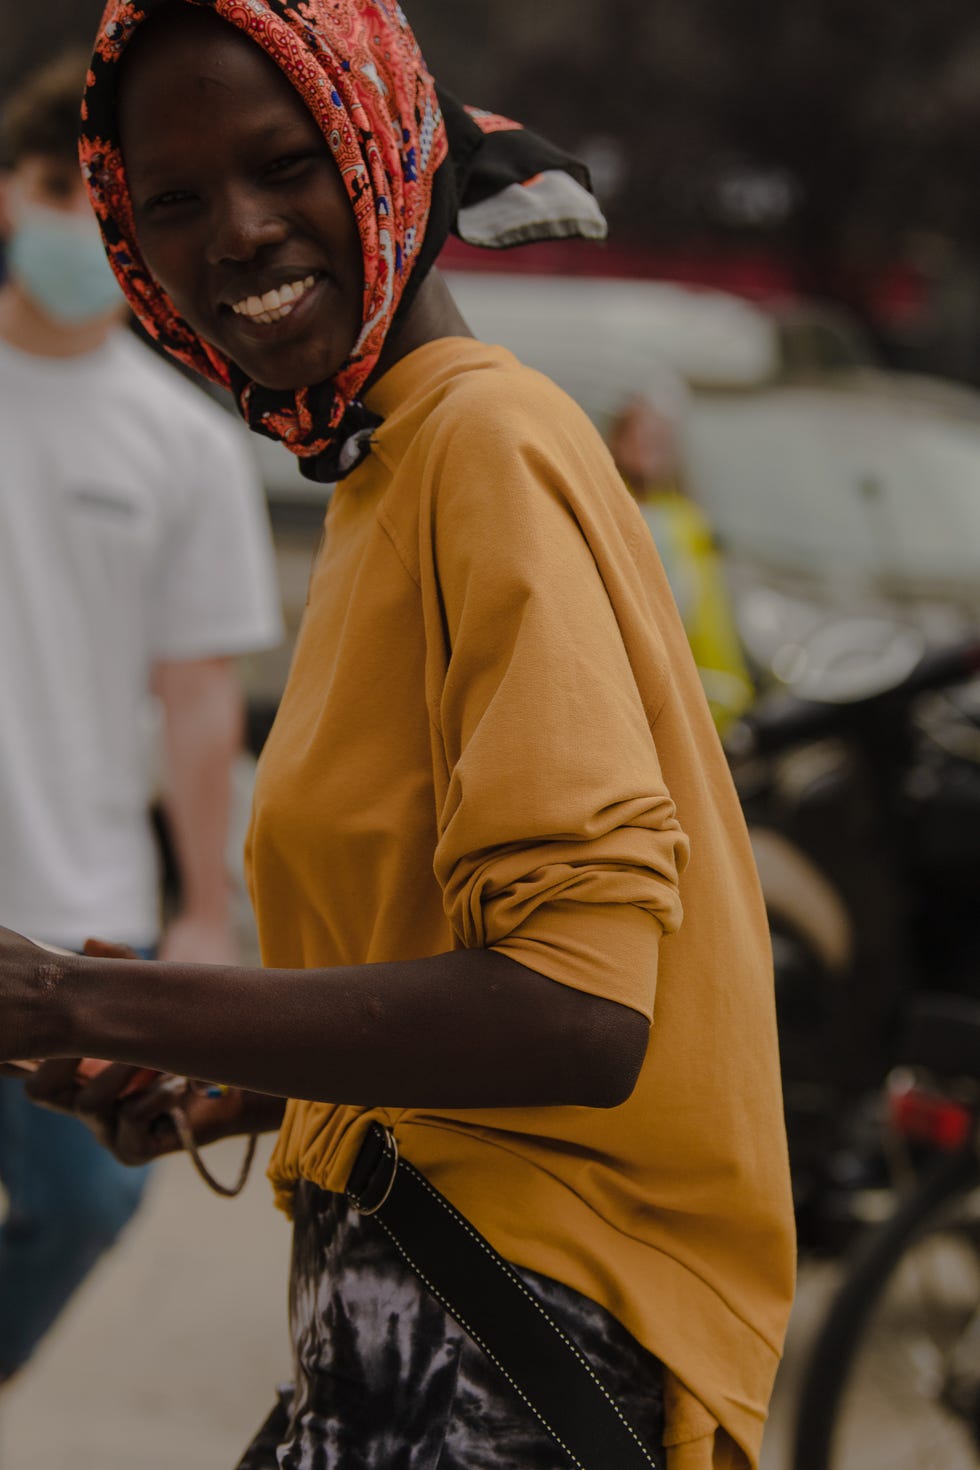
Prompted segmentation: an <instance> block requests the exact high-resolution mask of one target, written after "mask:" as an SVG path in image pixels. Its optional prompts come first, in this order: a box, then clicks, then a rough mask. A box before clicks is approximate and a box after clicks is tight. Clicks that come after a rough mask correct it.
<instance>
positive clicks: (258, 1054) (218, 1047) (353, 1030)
mask: <svg viewBox="0 0 980 1470" xmlns="http://www.w3.org/2000/svg"><path fill="white" fill-rule="evenodd" d="M23 946H24V941H21V940H18V939H17V938H16V936H13V935H10V934H8V933H7V932H6V931H0V1019H2V1020H3V1022H4V1024H3V1029H2V1031H0V1047H2V1049H3V1052H4V1053H6V1054H7V1055H17V1054H20V1055H41V1056H80V1055H90V1056H102V1057H106V1058H108V1059H110V1060H113V1061H123V1062H131V1063H135V1064H138V1065H140V1066H144V1067H153V1068H158V1069H160V1070H161V1071H165V1072H176V1073H181V1074H184V1075H187V1076H192V1077H207V1078H209V1079H211V1080H214V1081H216V1082H225V1083H228V1084H230V1085H232V1086H236V1087H242V1088H246V1089H248V1090H250V1091H254V1092H261V1093H268V1094H272V1095H275V1096H278V1097H298V1098H308V1099H312V1100H320V1101H326V1102H339V1103H353V1104H363V1105H388V1106H393V1107H433V1108H477V1107H518V1106H535V1105H561V1104H567V1105H581V1106H586V1107H615V1106H617V1105H618V1104H619V1103H621V1102H624V1101H625V1100H626V1098H627V1097H628V1096H629V1095H630V1092H631V1091H632V1089H633V1086H634V1085H635V1082H636V1077H637V1075H638V1072H639V1069H640V1066H641V1064H642V1061H643V1057H644V1054H645V1050H646V1043H647V1036H648V1030H649V1027H648V1024H647V1021H646V1020H645V1018H644V1017H643V1016H641V1015H640V1014H639V1013H638V1012H636V1011H634V1010H632V1009H630V1008H629V1007H626V1006H621V1005H618V1004H616V1003H615V1002H613V1001H608V1000H603V999H600V998H598V997H595V996H592V995H588V994H586V993H584V992H580V991H576V990H573V989H571V988H569V987H568V986H565V985H560V984H557V983H556V982H554V981H552V980H549V979H546V978H545V977H544V976H542V975H539V974H537V973H536V972H535V971H533V970H529V969H527V968H526V967H525V966H523V965H521V964H519V963H518V962H517V961H515V960H512V959H510V958H508V957H507V956H505V955H501V954H498V953H497V952H496V951H494V950H486V949H472V950H460V951H457V952H454V953H450V954H444V955H439V956H437V957H435V958H432V959H418V960H411V961H406V962H391V963H385V964H374V965H359V966H353V967H337V968H333V969H328V970H259V969H247V968H241V967H237V966H209V965H192V964H177V963H160V962H147V961H141V960H130V959H117V960H111V961H108V960H105V959H102V958H78V957H70V958H64V957H61V956H53V955H50V954H46V953H44V952H43V951H38V950H36V949H33V947H32V946H26V949H27V951H31V953H25V952H24V950H23V948H22V947H23ZM18 970H19V972H20V977H19V982H18V981H17V979H15V978H14V977H15V972H16V971H18ZM32 971H33V972H34V973H33V977H32V976H31V972H32ZM18 990H19V992H20V995H19V1001H18V999H17V997H16V995H14V994H13V992H17V991H18ZM18 1014H19V1016H20V1028H18V1024H17V1019H16V1018H17V1016H18ZM8 1017H9V1018H10V1019H9V1022H8V1020H7V1018H8ZM18 1029H21V1035H20V1037H19V1038H18V1037H17V1031H18ZM13 1046H16V1051H12V1050H11V1048H12V1047H13Z"/></svg>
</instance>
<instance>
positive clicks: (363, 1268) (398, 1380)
mask: <svg viewBox="0 0 980 1470" xmlns="http://www.w3.org/2000/svg"><path fill="white" fill-rule="evenodd" d="M520 1274H521V1276H522V1277H523V1279H524V1280H525V1281H526V1282H527V1284H528V1286H529V1287H530V1288H531V1290H532V1291H533V1292H534V1293H535V1294H536V1295H537V1296H538V1297H539V1298H540V1299H541V1300H542V1301H543V1302H544V1303H545V1304H546V1305H547V1307H548V1310H549V1311H550V1312H551V1314H552V1316H553V1317H554V1318H555V1320H556V1321H557V1322H558V1323H559V1324H560V1325H561V1327H562V1328H563V1329H564V1330H565V1331H566V1332H567V1333H568V1335H569V1336H570V1337H572V1338H573V1339H574V1340H575V1341H576V1342H577V1343H578V1345H579V1347H581V1348H582V1350H583V1351H584V1352H585V1354H586V1355H587V1357H588V1358H589V1359H590V1361H591V1362H592V1364H593V1365H594V1367H595V1368H596V1370H597V1372H598V1373H599V1374H600V1376H601V1377H602V1378H603V1379H604V1381H605V1383H606V1385H607V1387H608V1388H609V1390H610V1391H611V1393H612V1394H613V1395H614V1396H615V1398H616V1399H617V1401H618V1402H619V1404H620V1406H621V1408H622V1409H623V1411H624V1413H625V1414H626V1415H627V1417H628V1418H629V1419H630V1420H631V1421H632V1422H633V1424H634V1426H635V1427H636V1429H637V1430H638V1432H639V1433H640V1434H641V1436H642V1437H643V1438H644V1439H645V1440H646V1441H647V1442H648V1443H649V1444H651V1445H659V1444H660V1442H661V1438H662V1434H663V1386H662V1370H661V1365H660V1363H659V1362H658V1361H657V1359H656V1358H654V1357H653V1356H652V1355H651V1354H650V1353H648V1352H646V1351H645V1350H644V1349H643V1348H642V1347H640V1345H639V1344H638V1343H637V1342H636V1341H635V1340H634V1339H633V1338H632V1337H631V1336H630V1335H629V1333H628V1332H627V1331H626V1330H625V1328H623V1327H622V1326H621V1325H620V1323H619V1322H617V1321H616V1319H615V1318H614V1317H612V1316H610V1314H609V1313H608V1312H607V1311H605V1309H604V1308H602V1307H600V1306H598V1305H597V1304H596V1303H595V1302H592V1301H589V1300H588V1299H587V1298H586V1297H583V1296H580V1295H579V1294H578V1293H577V1292H574V1291H571V1290H570V1289H569V1288H568V1287H566V1286H562V1285H560V1284H559V1283H558V1282H556V1281H552V1280H550V1279H549V1278H548V1277H545V1276H538V1275H536V1274H534V1273H533V1272H530V1271H521V1273H520ZM290 1296H291V1301H290V1311H291V1320H292V1335H293V1345H294V1354H295V1370H296V1383H295V1386H290V1387H289V1388H285V1389H282V1390H281V1391H280V1401H279V1403H278V1404H277V1406H276V1408H275V1409H274V1410H273V1412H272V1414H271V1415H270V1416H269V1419H268V1420H267V1421H266V1424H265V1425H264V1426H263V1428H262V1430H261V1431H260V1433H259V1435H258V1437H257V1438H256V1439H255V1441H254V1442H253V1443H252V1445H251V1446H250V1448H249V1449H248V1450H247V1451H246V1453H245V1455H244V1457H243V1458H242V1460H241V1461H240V1462H239V1465H238V1470H568V1466H569V1463H570V1462H569V1461H568V1459H567V1458H566V1457H565V1456H564V1454H563V1453H562V1451H561V1450H559V1448H558V1447H557V1445H555V1444H554V1442H553V1441H552V1440H551V1439H550V1437H549V1436H548V1435H547V1434H546V1432H545V1431H544V1430H543V1429H542V1428H541V1427H540V1425H539V1424H538V1422H537V1420H536V1419H535V1418H534V1417H533V1415H532V1414H531V1412H530V1410H529V1409H527V1408H526V1407H525V1405H524V1404H523V1403H522V1402H521V1400H520V1399H519V1398H518V1396H517V1394H516V1393H515V1391H514V1390H513V1389H512V1388H511V1387H510V1385H509V1384H508V1383H507V1381H506V1380H505V1379H504V1378H503V1376H502V1375H501V1373H500V1372H499V1371H498V1369H496V1368H495V1367H494V1366H493V1364H492V1363H491V1362H490V1361H489V1360H488V1359H487V1358H486V1357H485V1356H484V1354H483V1353H482V1352H481V1351H480V1349H479V1348H478V1347H477V1346H476V1345H475V1344H474V1343H473V1342H471V1341H470V1339H469V1338H468V1337H467V1336H466V1334H465V1333H464V1332H463V1331H462V1329H461V1328H460V1327H458V1326H457V1325H456V1323H455V1322H454V1321H453V1320H452V1318H451V1317H449V1316H448V1315H447V1314H446V1312H445V1311H444V1310H443V1308H442V1307H441V1306H440V1305H439V1303H438V1302H437V1301H436V1300H435V1298H434V1297H432V1296H430V1294H429V1293H428V1292H427V1291H426V1289H425V1287H424V1286H423V1285H422V1283H421V1282H420V1281H419V1280H418V1278H417V1277H416V1276H415V1275H414V1273H413V1272H412V1271H411V1270H410V1269H409V1268H408V1267H407V1266H406V1265H405V1263H404V1262H403V1260H402V1259H401V1257H400V1256H399V1255H398V1253H397V1252H396V1250H395V1248H394V1247H393V1246H392V1244H391V1242H390V1241H389V1239H388V1237H387V1236H386V1235H385V1233H384V1231H383V1230H382V1228H381V1226H380V1225H379V1224H378V1223H377V1222H376V1221H375V1220H372V1219H371V1217H370V1216H368V1217H365V1216H362V1215H358V1214H357V1213H356V1211H354V1210H353V1209H352V1208H351V1207H350V1206H349V1205H348V1203H347V1201H346V1199H345V1198H344V1197H343V1196H342V1195H336V1194H326V1193H324V1192H323V1191H322V1190H319V1189H317V1188H316V1187H315V1186H314V1185H312V1184H309V1183H305V1182H304V1183H302V1184H301V1185H300V1187H299V1190H298V1193H297V1197H296V1216H295V1234H294V1241H293V1261H292V1276H291V1286H290Z"/></svg>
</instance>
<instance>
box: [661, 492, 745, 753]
mask: <svg viewBox="0 0 980 1470" xmlns="http://www.w3.org/2000/svg"><path fill="white" fill-rule="evenodd" d="M637 498H638V501H639V506H640V510H641V511H642V512H643V518H644V520H645V521H646V523H647V525H648V526H649V528H650V531H651V534H652V536H653V539H654V542H655V543H656V547H657V550H658V551H659V553H660V559H661V561H662V562H663V564H664V570H665V571H666V573H667V578H668V580H669V582H670V587H671V591H672V592H673V594H674V601H675V602H676V603H677V607H678V610H679V612H680V615H681V618H682V620H683V623H684V628H685V631H686V632H687V636H688V641H689V642H690V645H691V652H692V653H693V654H694V662H695V663H696V664H697V667H698V673H699V674H700V676H701V683H702V684H703V685H704V692H705V694H706V695H707V698H708V704H709V706H710V708H711V713H712V716H713V718H714V722H715V727H716V728H717V730H718V733H719V734H720V735H722V736H723V735H724V734H725V732H726V730H727V729H728V728H729V726H730V725H732V724H733V723H734V721H735V720H737V719H738V717H739V715H741V714H743V713H744V711H745V710H746V709H747V708H748V706H749V705H750V704H751V703H752V700H753V698H754V689H753V686H752V680H751V678H750V677H749V672H748V669H747V668H746V665H745V659H744V658H743V656H742V647H741V643H740V641H739V636H738V630H737V628H736V626H735V617H734V613H733V610H732V602H731V596H730V594H729V591H728V587H727V585H726V583H725V574H724V568H723V565H722V559H721V556H720V555H719V552H718V548H717V546H716V544H715V540H714V536H713V535H712V531H711V527H710V525H709V524H708V521H707V519H706V517H705V515H704V512H703V511H702V510H701V509H700V508H699V507H698V506H697V505H695V503H694V501H693V500H690V499H689V498H688V497H687V496H686V495H683V494H682V493H681V492H680V491H679V490H677V489H674V488H668V489H663V490H656V491H654V492H652V493H650V494H647V495H646V496H642V497H640V496H638V497H637Z"/></svg>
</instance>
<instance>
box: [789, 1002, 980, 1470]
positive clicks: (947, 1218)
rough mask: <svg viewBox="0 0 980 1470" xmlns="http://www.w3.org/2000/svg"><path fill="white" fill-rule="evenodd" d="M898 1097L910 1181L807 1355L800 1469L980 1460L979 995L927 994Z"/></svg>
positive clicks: (894, 1135) (896, 1079)
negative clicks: (973, 996) (977, 998)
mask: <svg viewBox="0 0 980 1470" xmlns="http://www.w3.org/2000/svg"><path fill="white" fill-rule="evenodd" d="M902 1050H903V1052H904V1056H905V1060H906V1061H907V1064H908V1065H906V1066H902V1067H901V1068H899V1069H898V1070H897V1071H896V1072H895V1073H893V1075H892V1077H891V1079H890V1081H889V1086H888V1089H887V1095H888V1099H889V1113H890V1123H891V1128H890V1137H891V1140H892V1155H893V1165H894V1168H895V1170H896V1172H897V1173H899V1174H904V1176H905V1178H906V1180H907V1181H908V1182H907V1185H906V1187H905V1189H903V1190H901V1191H899V1193H898V1195H897V1201H898V1202H897V1205H896V1207H895V1209H894V1212H893V1213H892V1214H891V1216H890V1217H889V1218H887V1219H886V1220H885V1221H884V1222H883V1223H882V1224H881V1225H879V1226H878V1227H876V1228H873V1229H872V1230H871V1231H870V1232H869V1233H867V1234H866V1235H865V1236H864V1238H863V1239H862V1241H861V1243H860V1245H859V1248H858V1250H857V1251H856V1253H855V1255H854V1257H853V1259H852V1261H851V1262H850V1264H849V1266H848V1268H847V1270H846V1272H845V1275H844V1278H843V1281H842V1283H841V1285H840V1288H839V1290H838V1291H837V1294H836V1295H835V1297H834V1298H833V1300H832V1302H831V1306H830V1310H829V1311H828V1313H827V1315H826V1317H825V1319H824V1321H823V1323H822V1325H821V1327H820V1329H819V1331H818V1333H817V1335H816V1337H815V1339H814V1341H813V1344H812V1347H811V1350H810V1353H809V1357H808V1359H807V1362H806V1365H805V1368H804V1375H803V1381H802V1386H801V1391H800V1395H799V1399H798V1403H797V1417H796V1425H795V1437H794V1458H793V1461H792V1467H793V1470H885V1467H887V1470H970V1467H975V1466H980V1001H978V1000H975V999H972V998H970V997H967V996H963V995H949V996H936V997H929V998H923V999H921V1000H919V1001H918V1002H917V1003H916V1004H915V1005H914V1006H913V1007H912V1008H911V1010H910V1016H909V1028H908V1032H907V1036H906V1040H905V1043H904V1046H903V1048H902Z"/></svg>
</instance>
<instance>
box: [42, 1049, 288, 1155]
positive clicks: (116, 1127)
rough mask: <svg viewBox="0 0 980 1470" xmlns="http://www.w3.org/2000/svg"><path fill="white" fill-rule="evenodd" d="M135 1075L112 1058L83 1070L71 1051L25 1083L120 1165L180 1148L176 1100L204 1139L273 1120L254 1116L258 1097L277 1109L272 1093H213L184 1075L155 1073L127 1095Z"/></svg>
mask: <svg viewBox="0 0 980 1470" xmlns="http://www.w3.org/2000/svg"><path fill="white" fill-rule="evenodd" d="M141 1075H142V1076H145V1075H146V1074H145V1073H142V1074H141V1069H140V1068H139V1067H129V1066H126V1065H124V1064H123V1063H121V1062H114V1063H112V1064H111V1065H110V1066H107V1067H105V1068H103V1069H102V1070H101V1071H100V1072H98V1073H96V1074H95V1075H94V1076H90V1077H85V1076H83V1075H81V1074H80V1072H79V1059H77V1058H70V1059H62V1060H59V1061H52V1062H44V1063H42V1065H41V1066H40V1067H39V1068H38V1070H37V1071H36V1072H35V1073H34V1074H33V1075H32V1076H31V1077H29V1078H27V1080H26V1081H25V1083H24V1089H25V1091H26V1092H27V1095H28V1097H30V1098H31V1099H32V1100H33V1101H34V1102H36V1103H40V1104H41V1105H42V1106H43V1107H48V1108H53V1109H54V1110H55V1111H57V1112H63V1113H70V1114H71V1115H72V1116H73V1117H76V1118H78V1119H79V1120H80V1121H81V1122H83V1123H85V1125H86V1126H87V1127H88V1128H90V1129H91V1130H92V1132H93V1133H94V1134H95V1136H96V1137H97V1138H98V1139H99V1141H100V1142H101V1143H102V1144H103V1145H104V1146H105V1147H106V1148H107V1149H109V1151H110V1152H111V1153H113V1154H114V1155H115V1156H116V1158H117V1159H119V1160H120V1162H121V1163H124V1164H147V1163H150V1162H151V1161H152V1160H153V1159H158V1158H160V1157H161V1156H162V1155H164V1154H170V1153H179V1152H180V1149H181V1142H180V1139H179V1138H178V1136H177V1131H176V1129H175V1128H174V1125H173V1121H172V1119H171V1110H172V1109H173V1108H174V1107H180V1108H181V1109H182V1110H183V1112H184V1115H185V1116H186V1118H187V1121H188V1123H189V1124H190V1126H191V1129H192V1131H193V1133H194V1137H195V1138H196V1140H197V1142H198V1143H199V1144H202V1145H203V1144H206V1143H213V1142H215V1141H216V1140H217V1139H219V1138H230V1137H233V1136H235V1135H236V1134H243V1133H252V1132H257V1131H260V1130H261V1129H262V1128H263V1127H266V1126H270V1123H271V1122H273V1120H271V1119H266V1118H263V1117H261V1116H260V1106H259V1104H272V1107H273V1109H275V1108H276V1106H277V1104H276V1102H275V1100H273V1099H268V1098H263V1099H261V1100H260V1099H257V1098H255V1097H254V1096H253V1094H252V1093H248V1092H243V1091H241V1090H240V1089H238V1088H229V1089H228V1091H227V1092H222V1093H220V1094H219V1095H217V1096H214V1095H212V1094H211V1092H210V1091H209V1090H208V1088H207V1086H206V1084H204V1083H199V1082H193V1081H191V1080H189V1079H188V1078H187V1077H172V1076H169V1075H168V1074H166V1073H160V1074H159V1075H158V1076H157V1077H156V1078H154V1080H153V1081H151V1082H149V1083H147V1085H146V1086H143V1087H140V1089H139V1091H137V1092H129V1093H128V1094H127V1089H128V1088H129V1087H130V1086H131V1084H132V1082H133V1080H134V1078H138V1077H140V1076H141ZM279 1107H281V1104H280V1105H279Z"/></svg>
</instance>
